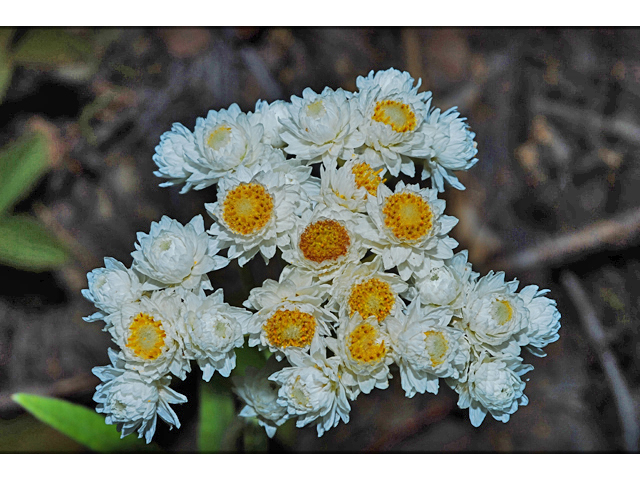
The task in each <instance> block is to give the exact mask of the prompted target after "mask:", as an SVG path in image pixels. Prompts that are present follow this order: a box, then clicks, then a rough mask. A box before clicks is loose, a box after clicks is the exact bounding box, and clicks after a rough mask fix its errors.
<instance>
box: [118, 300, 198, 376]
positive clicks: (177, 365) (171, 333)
mask: <svg viewBox="0 0 640 480" xmlns="http://www.w3.org/2000/svg"><path fill="white" fill-rule="evenodd" d="M182 308H183V307H182V300H181V297H180V295H178V294H177V293H176V292H175V291H174V290H173V289H166V290H158V291H154V292H153V293H151V296H150V297H147V296H143V297H142V298H141V299H140V301H139V302H134V303H129V304H127V305H125V306H124V307H122V309H121V310H119V311H118V312H116V313H113V314H111V315H110V316H109V324H110V326H109V327H108V331H109V333H110V334H111V336H112V337H113V340H114V342H115V343H116V344H117V345H118V346H119V347H120V349H121V351H120V352H119V356H120V358H122V359H123V360H124V361H125V362H126V368H128V369H130V370H135V371H136V372H138V373H140V375H142V376H143V377H146V378H150V379H153V380H155V379H158V378H161V377H163V376H165V375H167V374H168V373H172V374H173V375H175V376H176V377H178V378H180V379H182V380H184V379H185V377H186V374H187V372H190V371H191V366H190V365H189V359H188V358H187V357H186V355H185V352H184V340H183V337H182V335H181V332H180V330H181V328H182V327H180V322H181V321H182V312H181V309H182Z"/></svg>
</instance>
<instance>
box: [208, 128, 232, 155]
mask: <svg viewBox="0 0 640 480" xmlns="http://www.w3.org/2000/svg"><path fill="white" fill-rule="evenodd" d="M230 140H231V128H229V127H228V126H226V125H221V126H219V127H218V128H216V129H215V130H214V131H213V132H211V133H210V134H209V138H207V145H209V146H210V147H211V148H213V149H214V150H218V149H220V148H221V147H224V146H225V145H226V144H228V143H229V141H230Z"/></svg>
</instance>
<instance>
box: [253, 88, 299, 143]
mask: <svg viewBox="0 0 640 480" xmlns="http://www.w3.org/2000/svg"><path fill="white" fill-rule="evenodd" d="M288 105H289V104H288V103H287V102H285V101H283V100H276V101H275V102H272V103H269V102H266V101H264V100H258V101H257V102H256V108H255V111H254V112H253V113H251V112H250V113H248V114H247V115H248V117H249V121H250V122H251V124H253V125H262V128H263V129H264V133H263V136H262V141H263V142H264V143H266V144H267V145H271V146H272V147H274V148H284V147H285V146H286V145H287V144H286V142H284V141H283V140H282V138H281V134H282V132H283V131H284V127H283V126H282V123H280V120H281V119H283V118H287V117H288V116H289V107H288Z"/></svg>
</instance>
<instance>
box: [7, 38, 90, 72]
mask: <svg viewBox="0 0 640 480" xmlns="http://www.w3.org/2000/svg"><path fill="white" fill-rule="evenodd" d="M92 50H93V45H92V42H91V41H90V40H87V39H85V38H83V37H81V36H80V35H76V34H73V33H70V32H68V31H66V30H64V29H61V28H31V29H29V30H28V31H27V32H26V33H25V35H24V37H23V38H21V39H20V40H19V41H18V45H17V47H16V49H15V52H14V53H13V59H14V60H15V62H16V63H17V64H20V65H27V66H35V67H41V68H42V67H44V68H46V67H59V66H64V65H70V64H74V63H83V62H88V61H91V60H92V58H91V55H92Z"/></svg>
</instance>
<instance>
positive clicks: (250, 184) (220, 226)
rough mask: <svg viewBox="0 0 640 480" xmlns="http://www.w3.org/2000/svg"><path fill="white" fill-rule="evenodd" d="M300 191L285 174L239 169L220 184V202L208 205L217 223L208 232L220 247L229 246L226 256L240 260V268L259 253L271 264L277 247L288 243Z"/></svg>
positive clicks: (206, 206) (256, 169)
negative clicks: (289, 181) (270, 261)
mask: <svg viewBox="0 0 640 480" xmlns="http://www.w3.org/2000/svg"><path fill="white" fill-rule="evenodd" d="M300 191H301V189H300V185H299V184H293V183H288V182H287V179H286V177H285V174H284V173H276V172H271V171H267V172H265V171H263V170H261V169H259V168H257V166H255V167H253V168H251V169H248V168H245V167H242V166H240V167H238V170H237V171H236V174H235V175H234V176H233V177H226V178H224V179H222V180H221V181H220V183H219V184H218V201H217V202H215V203H207V204H205V208H206V209H207V212H209V215H211V217H213V219H214V220H216V222H215V223H214V224H213V225H212V226H211V229H210V230H209V233H210V234H211V235H212V236H213V237H214V238H216V239H217V241H218V243H219V245H218V246H219V247H220V248H226V247H229V250H228V253H227V256H228V257H229V259H234V258H237V259H238V264H239V265H240V266H241V267H242V266H243V265H244V264H245V263H247V262H248V261H249V260H251V259H252V258H253V257H254V256H255V255H256V254H257V253H258V252H260V255H262V258H263V259H264V260H265V262H267V263H268V262H269V260H270V259H271V258H272V257H273V256H274V255H275V253H276V247H280V248H282V247H283V246H285V245H286V244H287V243H289V232H290V231H291V229H292V228H293V226H294V224H295V221H294V218H295V217H296V215H295V212H296V210H298V208H299V206H300V205H299V201H300V197H301V194H300Z"/></svg>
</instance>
